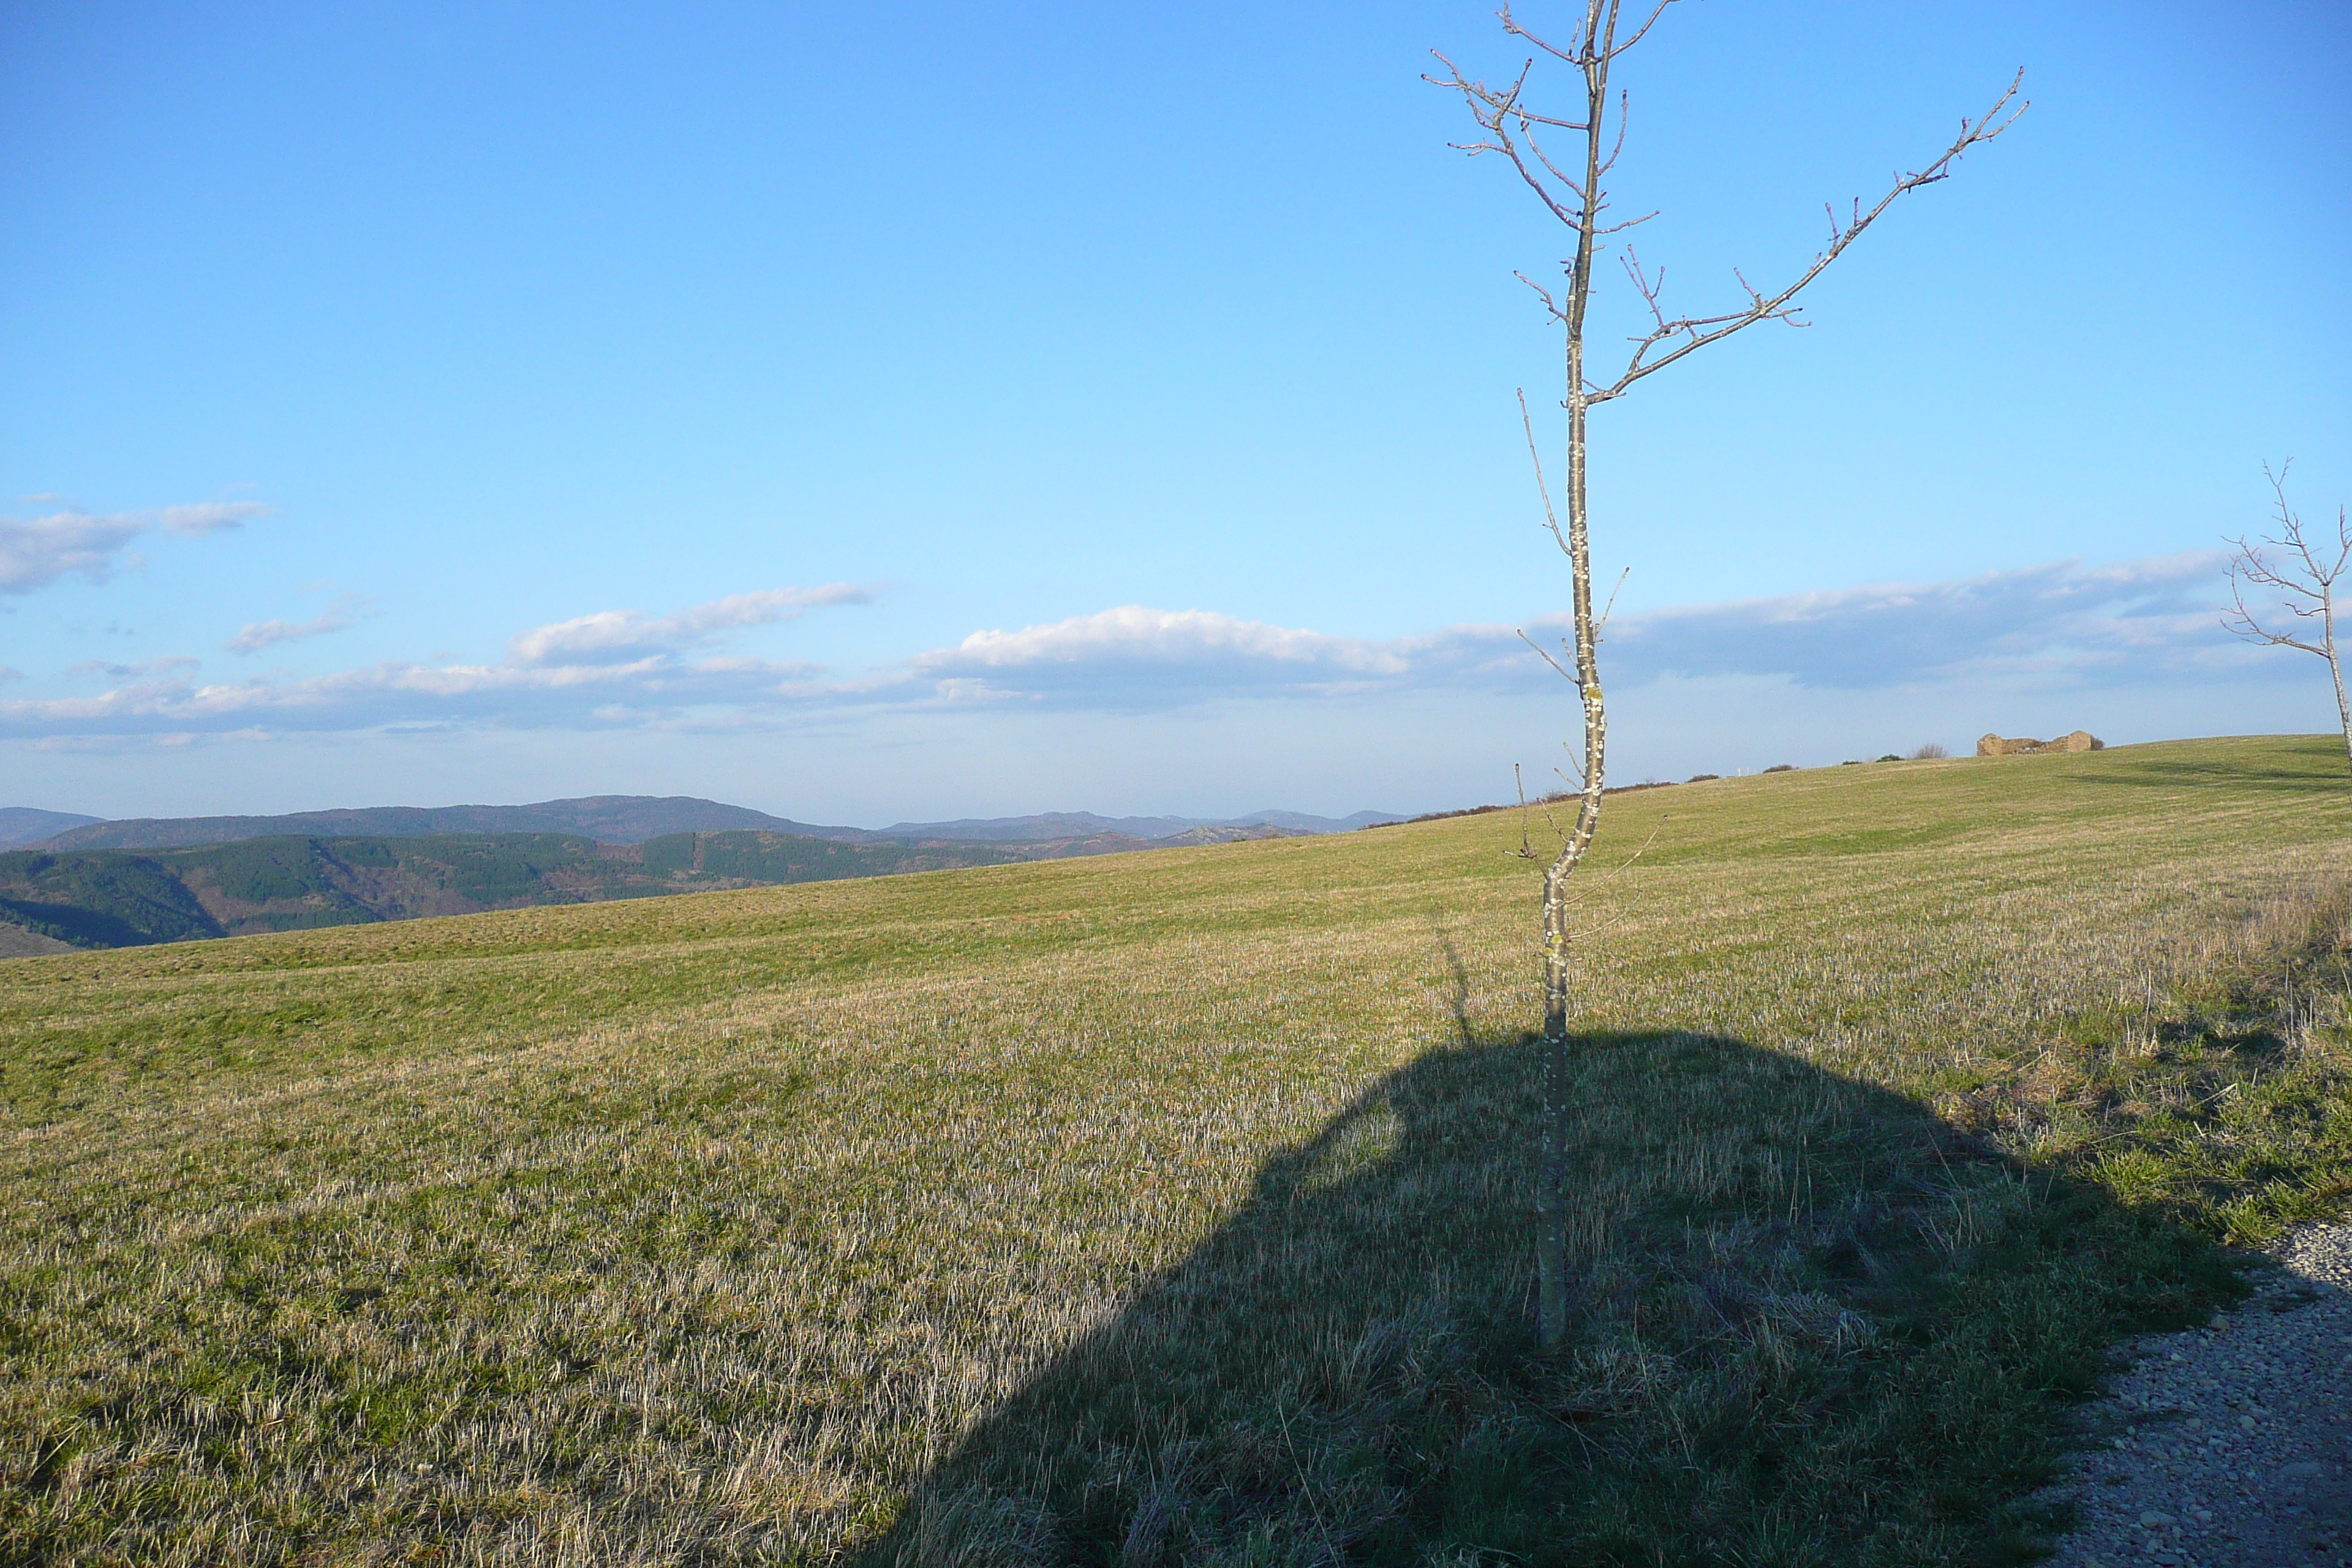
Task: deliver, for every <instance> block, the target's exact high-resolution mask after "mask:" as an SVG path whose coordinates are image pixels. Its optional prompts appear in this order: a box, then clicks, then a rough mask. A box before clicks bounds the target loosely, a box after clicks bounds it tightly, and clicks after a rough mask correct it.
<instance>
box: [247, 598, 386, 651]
mask: <svg viewBox="0 0 2352 1568" xmlns="http://www.w3.org/2000/svg"><path fill="white" fill-rule="evenodd" d="M367 602H368V601H367V596H366V595H362V594H345V595H343V596H342V597H341V598H339V599H337V600H336V601H335V602H334V603H333V604H331V605H328V606H327V608H326V609H325V610H324V611H322V612H321V613H320V614H319V615H316V616H312V617H310V619H309V620H307V621H248V622H247V624H246V627H245V629H244V630H243V631H241V632H239V633H237V634H236V636H235V637H231V638H229V639H228V641H226V642H225V643H223V644H221V647H224V648H226V649H227V650H228V651H229V652H230V653H236V654H248V653H259V652H260V651H261V650H262V649H263V648H266V647H277V646H278V644H280V643H289V642H299V641H301V640H302V639H303V638H304V637H324V636H326V635H327V634H328V633H329V632H339V631H341V630H342V629H343V628H344V627H345V626H350V625H351V624H352V621H354V620H356V619H357V618H358V617H359V613H360V612H361V611H362V609H365V608H366V607H367Z"/></svg>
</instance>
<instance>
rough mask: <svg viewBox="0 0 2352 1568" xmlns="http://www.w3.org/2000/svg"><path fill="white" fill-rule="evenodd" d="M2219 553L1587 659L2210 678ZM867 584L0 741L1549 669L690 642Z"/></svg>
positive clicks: (1743, 673)
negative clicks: (796, 652) (883, 663)
mask: <svg viewBox="0 0 2352 1568" xmlns="http://www.w3.org/2000/svg"><path fill="white" fill-rule="evenodd" d="M2221 566H2222V561H2221V556H2220V555H2219V554H2218V553H2211V554H2192V555H2179V556H2168V557H2163V558H2160V559H2155V560H2147V561H2138V562H2131V563H2124V564H2121V565H2115V566H2105V567H2096V568H2091V567H2084V566H2083V565H2081V564H2079V563H2055V564H2050V565H2043V566H2035V567H2030V568H2026V569H2022V570H2019V571H2011V572H1999V573H1991V574H1986V575H1983V576H1979V577H1974V578H1969V579H1967V580H1966V581H1962V582H1951V583H1935V584H1892V585H1879V586H1872V587H1863V588H1852V589H1842V590H1837V591H1834V592H1826V593H1817V594H1795V595H1780V596H1777V597H1772V598H1759V599H1750V600H1743V601H1738V602H1735V603H1730V604H1721V605H1697V606H1690V607H1684V608H1675V609H1669V610H1661V611H1656V612H1653V613H1650V614H1647V615H1643V616H1623V617H1620V618H1619V620H1618V621H1617V622H1616V623H1615V624H1614V625H1612V626H1610V627H1609V629H1608V634H1607V638H1606V641H1605V643H1604V645H1603V648H1602V657H1603V660H1604V666H1603V668H1604V671H1605V673H1606V675H1607V678H1608V680H1609V684H1610V686H1611V688H1612V690H1616V691H1624V690H1627V689H1640V688H1643V687H1646V686H1648V685H1650V684H1651V683H1654V682H1667V683H1671V682H1674V681H1677V680H1682V681H1687V680H1694V679H1696V680H1706V679H1715V678H1719V677H1741V678H1769V679H1774V680H1778V681H1780V682H1783V683H1785V684H1786V685H1787V686H1788V687H1790V688H1794V689H1812V690H1817V691H1821V692H1824V693H1835V692H1860V691H1880V692H1898V691H1924V690H1927V689H1931V688H1932V689H1939V690H1943V691H1947V692H1950V691H1976V690H1982V691H1984V692H1987V693H1995V692H2001V691H2007V692H2017V691H2021V690H2028V689H2039V690H2047V691H2066V690H2080V689H2095V688H2107V689H2121V688H2124V687H2128V686H2131V685H2134V684H2135V683H2137V684H2140V685H2148V684H2151V683H2164V682H2169V683H2176V684H2177V683H2189V682H2194V681H2197V680H2200V679H2223V678H2232V677H2234V676H2235V675H2236V674H2238V673H2239V672H2242V670H2243V669H2245V668H2247V664H2248V661H2249V660H2250V659H2255V658H2260V657H2261V655H2260V652H2259V650H2252V649H2248V648H2246V647H2244V646H2243V645H2242V644H2238V643H2236V642H2234V641H2232V640H2231V638H2229V637H2227V636H2226V635H2225V634H2224V633H2222V632H2221V629H2220V626H2219V625H2218V619H2217V616H2216V612H2215V606H2216V605H2218V604H2219V603H2220V602H2221V597H2220V595H2221ZM869 598H870V595H868V594H867V593H866V591H865V590H863V589H858V588H854V587H849V586H845V585H841V584H835V585H834V586H830V587H823V588H778V589H772V590H768V591H765V592H761V593H752V594H740V595H731V596H730V597H727V598H723V599H716V600H712V601H711V602H709V603H708V604H704V605H696V606H693V607H692V608H689V609H686V610H681V611H677V612H676V613H674V614H670V615H667V616H650V615H646V614H644V613H642V612H637V611H609V612H605V613H603V614H599V615H592V616H578V617H575V618H573V619H571V620H566V621H561V622H557V623H555V624H552V625H550V626H539V627H535V628H533V629H531V630H529V631H526V632H523V633H521V634H520V635H518V636H516V637H513V638H511V639H510V641H509V653H508V656H507V658H504V659H503V660H501V661H499V662H498V663H495V664H462V663H456V662H439V663H416V662H402V661H393V662H385V663H381V664H374V665H370V666H367V667H365V668H356V669H349V670H344V671H341V672H339V673H334V674H328V675H320V676H315V677H310V678H306V679H280V678H262V679H251V680H245V681H236V682H226V683H218V684H199V683H198V682H197V681H195V680H194V679H193V678H191V677H186V676H180V675H174V674H173V672H172V671H170V670H167V669H163V668H154V667H148V668H143V669H141V668H137V667H129V666H124V667H109V668H110V672H111V671H112V670H113V669H114V668H120V669H121V673H122V675H123V676H124V677H125V678H128V677H131V676H133V675H137V676H138V677H139V679H124V683H123V684H122V685H121V686H119V687H116V688H115V689H110V690H109V691H106V692H104V693H101V694H100V695H98V696H94V697H86V698H58V699H54V700H5V701H0V734H10V735H16V736H23V737H30V738H39V737H73V736H81V737H92V736H105V735H114V736H132V735H143V736H150V737H152V736H154V735H158V734H163V733H173V734H220V733H226V732H229V731H240V730H253V729H268V730H303V731H351V730H362V729H374V728H382V727H386V726H409V727H434V726H442V727H460V728H462V727H485V726H499V727H568V728H574V729H601V728H612V727H627V726H647V725H667V726H672V727H709V726H721V727H738V726H747V725H748V726H765V725H774V724H780V723H784V722H790V721H797V720H796V718H795V716H814V715H815V714H816V713H819V712H827V713H831V714H834V715H835V716H836V717H837V718H842V719H854V718H855V716H856V714H858V713H860V712H868V713H870V712H879V711H885V710H900V711H912V710H926V709H938V708H957V707H971V706H974V705H987V704H998V705H1004V706H1012V707H1020V708H1025V709H1030V710H1051V711H1061V712H1068V713H1085V712H1106V713H1108V712H1125V713H1134V712H1144V711H1154V710H1159V711H1166V710H1177V709H1183V708H1197V707H1200V706H1202V705H1203V704H1207V703H1212V702H1230V701H1235V700H1257V701H1261V702H1282V701H1290V702H1300V703H1320V702H1328V701H1330V700H1334V699H1339V698H1347V697H1359V698H1367V697H1368V698H1373V699H1378V698H1380V697H1381V696H1383V695H1387V694H1400V695H1402V694H1422V695H1427V694H1431V693H1437V694H1445V693H1463V694H1465V695H1467V694H1489V695H1491V694H1496V693H1504V694H1507V693H1513V692H1519V691H1526V690H1530V689H1535V688H1537V687H1538V685H1541V684H1547V683H1548V684H1549V685H1551V686H1554V687H1556V686H1557V685H1558V680H1559V678H1558V677H1557V676H1555V675H1553V674H1552V673H1551V672H1550V671H1549V670H1548V669H1546V668H1544V666H1543V664H1542V662H1541V661H1540V660H1539V659H1538V658H1536V657H1535V655H1534V654H1532V653H1531V652H1530V651H1529V650H1528V647H1526V645H1525V644H1524V643H1522V642H1521V641H1520V640H1519V638H1518V637H1517V632H1516V631H1515V629H1514V628H1512V627H1510V626H1496V625H1475V626H1449V627H1446V628H1444V629H1443V630H1439V631H1435V632H1432V633H1429V634H1427V635H1424V636H1420V637H1397V638H1385V639H1380V638H1360V637H1338V636H1333V635H1330V634H1328V633H1323V632H1318V631H1311V630H1305V629H1301V628H1297V627H1289V626H1276V625H1272V624H1269V623H1266V622H1262V621H1249V620H1243V619H1240V618H1237V617H1235V616H1226V615H1222V614H1219V613H1216V612H1214V611H1209V610H1159V609H1150V608H1146V607H1143V606H1140V605H1127V606H1122V607H1120V608H1118V609H1112V610H1105V611H1101V612H1099V613H1097V614H1094V615H1088V616H1076V617H1073V618H1071V619H1068V620H1063V621H1055V622H1052V623H1049V624H1045V625H1041V626H1027V627H1024V628H1021V629H1018V630H986V631H980V632H975V633H973V634H971V636H969V637H965V638H964V639H963V640H962V641H961V642H960V643H958V644H956V645H955V646H953V647H943V648H937V649H933V650H931V651H929V652H928V653H923V654H919V655H918V656H916V657H915V658H911V659H908V660H907V661H905V662H903V663H901V664H899V665H898V666H896V667H893V668H887V669H883V670H878V671H875V672H871V673H868V674H866V675H862V676H857V677H855V678H849V679H844V678H840V677H835V676H829V675H827V673H826V672H825V671H824V670H823V669H821V668H818V667H817V666H815V665H813V664H807V663H801V662H795V661H774V660H767V659H761V658H746V657H742V656H740V655H735V654H729V653H726V652H724V651H720V650H719V649H716V648H714V647H712V645H713V644H714V643H715V642H717V641H718V640H719V638H720V637H722V636H723V635H724V634H725V633H727V632H729V631H732V630H737V629H740V628H744V627H750V626H765V625H772V624H774V623H776V622H779V621H784V620H789V619H791V618H793V617H794V616H799V615H802V614H804V613H805V612H806V611H808V610H809V609H811V608H814V607H815V606H818V605H854V604H862V603H866V602H867V600H868V599H869ZM1566 629H1567V626H1566V622H1565V618H1564V617H1553V618H1549V619H1538V620H1535V621H1531V622H1529V623H1528V625H1527V626H1526V630H1527V631H1528V634H1529V635H1530V636H1532V637H1535V638H1536V639H1537V640H1538V641H1544V640H1547V639H1550V638H1557V637H1560V636H1561V635H1562V634H1563V633H1564V632H1565V631H1566ZM248 630H249V631H252V630H254V628H248Z"/></svg>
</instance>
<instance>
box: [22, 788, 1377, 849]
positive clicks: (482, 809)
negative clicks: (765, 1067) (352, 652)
mask: <svg viewBox="0 0 2352 1568" xmlns="http://www.w3.org/2000/svg"><path fill="white" fill-rule="evenodd" d="M1401 820H1402V818H1401V817H1399V816H1396V815H1395V814H1394V813H1391V812H1378V811H1360V812H1358V813H1356V814H1355V815H1354V816H1344V817H1329V816H1308V815H1307V814H1306V813H1303V812H1296V811H1260V812H1253V813H1252V814H1250V815H1249V816H1240V817H1230V818H1223V819H1204V818H1201V817H1192V816H1116V817H1114V816H1096V815H1095V814H1094V813H1093V812H1090V811H1075V812H1059V811H1056V812H1045V813H1041V814H1039V815H1037V816H998V817H986V818H976V817H965V818H962V819H960V820H958V821H954V822H901V823H896V824H894V825H892V826H888V827H885V828H881V829H879V830H875V829H869V828H863V827H833V826H824V825H821V824H815V823H806V822H794V821H792V820H791V819H790V818H787V817H782V816H769V815H768V814H767V813H766V812H764V811H753V810H751V808H750V807H749V806H741V805H725V804H723V803H721V802H719V801H715V800H700V799H697V798H695V797H694V796H691V795H586V796H583V797H581V798H579V799H576V800H543V801H541V802H539V803H538V804H537V805H439V806H417V805H378V806H362V807H357V808H352V809H345V810H340V811H301V812H293V813H289V814H288V815H285V816H160V817H159V816H144V817H130V818H125V819H123V820H121V821H111V822H110V821H104V820H101V819H100V818H98V817H94V816H75V815H73V814H71V813H68V812H61V811H36V810H34V809H33V808H31V807H29V806H10V807H7V808H5V809H0V847H6V846H12V845H14V846H27V847H29V846H37V847H40V848H43V849H52V850H66V849H168V848H176V847H186V846H191V845H198V844H232V843H237V842H240V841H243V840H245V839H250V838H279V837H316V838H360V837H373V838H386V837H388V838H418V837H437V836H442V835H447V834H467V833H471V834H506V833H542V834H545V833H552V834H573V835H579V836H582V837H588V838H591V839H593V840H595V841H596V842H598V843H602V844H643V843H645V842H646V841H647V840H649V839H655V838H660V837H666V836H667V835H670V834H677V833H730V832H761V833H781V834H788V835H791V836H792V837H799V838H822V839H829V840H832V841H834V842H835V843H842V844H879V843H889V842H897V843H903V842H906V841H908V840H919V841H941V840H944V841H948V842H956V843H979V844H1024V843H1045V842H1050V841H1054V840H1060V839H1077V838H1089V837H1096V836H1098V835H1106V834H1108V835H1115V836H1118V837H1122V838H1126V839H1130V840H1147V841H1167V840H1170V839H1174V840H1177V841H1179V842H1189V843H1215V842H1220V841H1222V840H1223V839H1224V838H1229V837H1266V836H1268V835H1267V834H1266V833H1265V831H1263V830H1268V829H1271V830H1274V831H1276V832H1280V833H1341V832H1346V831H1348V830H1349V829H1351V828H1357V827H1363V826H1369V825H1370V824H1372V823H1377V822H1397V821H1401ZM1251 830H1258V831H1251ZM1120 847H1139V846H1138V845H1135V844H1129V845H1123V846H1120Z"/></svg>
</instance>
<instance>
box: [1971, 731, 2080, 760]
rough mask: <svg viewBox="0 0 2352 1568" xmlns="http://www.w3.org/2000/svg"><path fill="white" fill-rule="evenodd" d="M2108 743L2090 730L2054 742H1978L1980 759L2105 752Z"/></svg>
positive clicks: (1993, 737) (1994, 738)
mask: <svg viewBox="0 0 2352 1568" xmlns="http://www.w3.org/2000/svg"><path fill="white" fill-rule="evenodd" d="M2106 749H2107V743H2106V742H2105V741H2102V740H2100V739H2099V738H2098V737H2097V736H2096V735H2094V734H2092V733H2091V732H2090V731H2088V730H2077V731H2074V733H2073V734H2071V735H2061V736H2059V737H2058V738H2057V739H2056V740H2054V741H2028V740H2024V739H2019V740H2014V741H2011V740H2004V739H2003V738H2001V737H2000V736H1999V735H1987V736H1985V737H1983V738H1982V739H1981V740H1979V741H1978V742H1977V755H1978V756H1979V757H2030V756H2032V755H2034V754H2035V753H2037V752H2104V751H2105V750H2106Z"/></svg>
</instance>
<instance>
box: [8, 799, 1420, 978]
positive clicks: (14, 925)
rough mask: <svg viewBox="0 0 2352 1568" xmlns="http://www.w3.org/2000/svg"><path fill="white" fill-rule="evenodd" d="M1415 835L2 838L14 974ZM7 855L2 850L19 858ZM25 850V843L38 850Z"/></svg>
mask: <svg viewBox="0 0 2352 1568" xmlns="http://www.w3.org/2000/svg"><path fill="white" fill-rule="evenodd" d="M1395 820H1397V818H1395V817H1393V816H1385V815H1382V814H1381V813H1378V812H1360V813H1358V814H1357V815H1356V816H1351V817H1344V818H1339V819H1333V818H1330V817H1321V816H1304V815H1302V814H1300V813H1297V812H1285V811H1262V812H1258V813H1255V815H1253V816H1247V817H1243V818H1240V819H1238V820H1235V821H1230V822H1203V821H1200V820H1198V819H1197V818H1192V817H1183V816H1125V817H1109V816H1096V815H1094V814H1093V813H1092V812H1049V813H1045V814H1044V815H1041V816H1013V817H996V818H989V819H970V818H968V819H965V820H963V821H960V822H902V823H898V824H897V825H896V826H891V827H887V828H884V829H882V830H881V831H879V832H873V831H869V830H867V829H865V828H859V827H825V826H812V825H809V824H805V823H797V822H792V821H788V820H787V819H785V818H783V817H780V816H768V815H767V814H766V813H765V812H759V811H751V810H749V809H747V808H746V807H743V806H740V805H721V804H720V803H719V802H718V801H710V800H696V799H693V798H691V797H688V796H684V795H669V796H652V795H592V796H589V797H586V798H584V799H580V800H550V801H541V802H540V803H539V804H538V805H450V806H405V805H395V806H376V807H371V808H367V809H362V810H351V811H306V812H298V813H294V814H292V815H289V816H185V817H142V818H136V819H132V820H129V821H122V822H106V821H101V820H100V819H98V818H96V817H89V816H72V815H70V814H68V813H66V812H57V811H36V810H34V809H32V808H31V807H29V806H18V807H14V808H11V809H9V810H7V811H5V812H0V831H6V832H14V833H18V834H25V833H41V832H46V834H47V837H43V838H41V839H40V840H39V841H38V842H37V843H34V844H32V845H29V846H25V847H17V848H14V849H6V848H0V958H11V957H20V956H28V955H32V954H37V953H44V952H65V951H68V950H70V949H72V948H78V947H79V948H91V947H135V946H143V945H146V944H148V943H152V942H188V941H194V940H200V939H203V938H205V937H219V936H246V935H251V934H255V933H257V932H265V931H303V930H310V929H312V928H315V927H320V926H337V925H355V924H367V923H372V922H374V921H397V920H414V919H416V918H418V917H420V916H425V915H455V914H471V913H475V912H478V911H479V910H501V909H518V908H522V907H525V906H529V905H535V904H571V903H593V902H597V901H600V900H606V899H635V898H647V897H652V896H655V895H658V894H663V893H692V892H710V891H718V890H721V889H730V888H750V887H764V886H772V885H774V884H777V883H786V882H816V881H831V880H835V879H840V878H845V877H879V876H888V875H892V874H894V873H898V872H904V871H929V870H939V869H943V868H949V867H968V866H998V865H1004V864H1008V863H1011V862H1014V861H1021V860H1048V859H1061V858H1067V857H1072V856H1079V855H1110V854H1118V853H1120V852H1122V851H1129V850H1136V849H1167V848H1175V847H1182V846H1186V845H1202V844H1224V843H1231V842H1233V841H1234V840H1236V839H1247V838H1288V837H1299V836H1303V835H1306V834H1310V833H1325V832H1334V831H1339V830H1342V829H1346V828H1351V827H1357V826H1366V825H1369V824H1371V823H1378V822H1392V821H1395ZM0 843H5V841H4V840H0ZM20 843H21V841H20Z"/></svg>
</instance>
